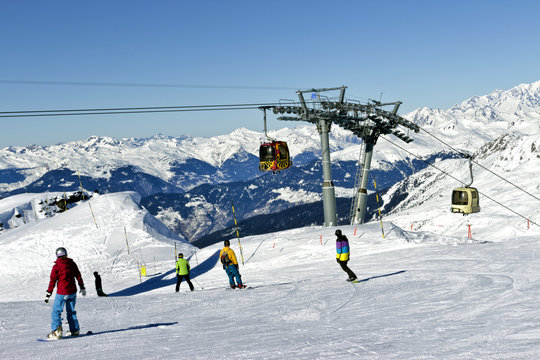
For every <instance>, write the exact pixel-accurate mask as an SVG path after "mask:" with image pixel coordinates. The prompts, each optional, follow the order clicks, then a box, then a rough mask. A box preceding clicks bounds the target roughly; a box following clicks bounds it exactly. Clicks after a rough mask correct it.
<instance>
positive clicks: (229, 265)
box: [219, 240, 246, 289]
mask: <svg viewBox="0 0 540 360" xmlns="http://www.w3.org/2000/svg"><path fill="white" fill-rule="evenodd" d="M223 245H224V247H223V249H221V252H220V253H219V259H220V260H221V263H222V264H223V270H225V272H226V273H227V276H228V277H229V284H230V285H231V288H233V289H235V288H239V289H243V288H245V287H246V286H245V285H243V284H242V277H241V276H240V272H239V271H238V260H236V255H235V254H234V251H233V250H232V249H231V248H230V246H231V243H230V241H229V240H225V241H224V243H223ZM235 278H236V283H235V282H234V279H235Z"/></svg>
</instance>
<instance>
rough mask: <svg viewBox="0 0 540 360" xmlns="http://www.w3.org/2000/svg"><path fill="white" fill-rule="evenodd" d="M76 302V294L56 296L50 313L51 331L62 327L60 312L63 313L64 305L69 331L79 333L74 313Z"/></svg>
mask: <svg viewBox="0 0 540 360" xmlns="http://www.w3.org/2000/svg"><path fill="white" fill-rule="evenodd" d="M76 301H77V293H74V294H71V295H59V294H56V297H55V298H54V304H53V309H52V313H51V330H52V331H54V330H56V328H58V327H59V326H61V325H62V311H64V304H65V305H66V318H67V321H68V323H69V331H71V332H74V331H79V321H78V320H77V312H76V311H75V302H76Z"/></svg>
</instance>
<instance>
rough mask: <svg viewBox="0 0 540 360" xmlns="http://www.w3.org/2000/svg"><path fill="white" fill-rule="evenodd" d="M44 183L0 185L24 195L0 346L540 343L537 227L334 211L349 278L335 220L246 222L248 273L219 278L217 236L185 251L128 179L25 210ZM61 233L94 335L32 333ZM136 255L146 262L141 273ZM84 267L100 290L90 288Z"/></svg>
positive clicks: (3, 286) (173, 351)
mask: <svg viewBox="0 0 540 360" xmlns="http://www.w3.org/2000/svg"><path fill="white" fill-rule="evenodd" d="M43 196H45V195H44V194H36V195H29V194H26V195H20V196H18V197H12V198H8V199H3V200H0V216H4V217H6V216H8V215H9V214H7V215H6V212H8V211H9V210H8V209H12V208H13V206H14V204H15V205H16V204H18V206H19V207H20V208H21V209H26V212H25V211H22V212H24V216H23V217H21V218H24V219H26V220H25V222H26V223H23V224H21V225H20V226H19V227H17V228H13V229H9V230H4V231H3V232H2V233H1V235H0V256H1V259H0V260H1V269H2V270H1V271H0V301H1V302H0V311H1V315H0V335H1V336H0V359H83V358H84V359H357V358H358V359H538V358H540V307H539V306H538V301H539V300H538V299H540V283H539V281H538V274H539V273H540V261H539V260H538V257H539V255H540V241H539V238H540V236H539V234H540V232H539V231H538V227H533V228H531V229H530V230H529V229H527V230H523V231H522V232H521V233H520V234H518V235H516V234H514V235H512V236H509V235H508V234H506V233H505V232H504V231H502V230H504V228H505V227H506V226H507V224H505V223H504V221H501V222H498V223H497V224H495V225H493V226H491V227H486V228H484V229H483V230H482V232H481V237H480V238H478V239H476V238H474V239H473V240H468V239H467V237H466V233H465V232H464V231H460V233H459V234H454V235H453V236H450V235H440V234H439V235H438V234H435V233H431V232H420V231H410V229H409V228H406V227H405V226H403V228H399V227H397V226H396V225H394V224H395V223H396V222H392V221H391V220H392V217H389V218H388V221H387V222H384V223H383V226H384V231H385V234H386V236H385V238H383V237H382V234H381V225H380V223H378V222H372V223H369V224H365V225H362V226H358V227H355V226H340V228H341V229H342V230H343V232H344V234H345V235H347V236H348V238H349V240H350V243H351V253H352V254H351V261H350V262H349V266H350V267H351V268H352V269H353V271H355V272H356V274H357V275H358V277H359V279H361V280H362V281H361V282H360V283H358V284H350V283H348V282H346V281H345V279H346V274H345V273H344V272H343V271H342V270H341V269H340V267H339V265H338V264H337V263H336V260H335V249H334V247H335V236H334V231H335V228H322V227H313V228H301V229H294V230H289V231H283V232H278V233H273V234H266V235H261V236H251V237H245V238H241V239H240V240H241V245H242V249H243V259H244V263H245V265H243V266H242V265H241V266H240V271H241V274H242V279H243V280H244V282H245V283H246V284H247V285H248V286H250V288H249V289H246V290H229V289H228V280H227V277H226V275H225V272H224V271H223V270H222V268H221V265H220V264H219V263H218V259H217V253H218V251H219V250H220V249H221V247H222V244H216V245H213V246H210V247H207V248H204V249H200V250H198V251H196V250H197V249H196V248H194V247H192V246H191V245H189V244H187V243H185V242H184V241H183V240H182V239H179V238H176V237H175V236H174V235H173V234H172V233H170V232H168V231H167V230H166V229H165V228H164V227H163V226H162V224H161V223H159V222H157V221H156V220H155V219H153V217H152V216H151V215H149V214H148V213H147V212H146V211H145V210H144V209H142V208H140V206H139V205H138V199H137V196H135V194H134V193H117V194H108V195H96V196H95V197H94V198H92V199H91V200H90V201H87V202H84V203H80V204H79V205H77V206H75V207H74V208H72V209H70V210H68V211H66V212H64V213H61V214H58V215H56V216H54V217H52V218H41V217H40V216H37V212H36V211H35V209H36V208H35V207H34V206H36V204H37V203H38V202H37V201H34V200H35V199H34V198H35V197H37V198H39V197H43ZM8 202H9V204H8ZM32 204H33V205H32ZM89 204H90V205H89ZM90 208H91V209H92V211H91V210H90ZM32 212H34V216H32ZM92 212H93V213H94V216H95V219H96V221H95V222H94V219H93V216H92ZM480 214H481V213H480ZM456 216H457V217H459V218H461V215H455V214H450V213H448V217H449V219H456ZM475 216H476V215H475ZM479 216H481V215H479V214H478V216H477V217H479ZM471 218H473V217H472V215H471ZM473 219H474V218H473ZM396 220H400V222H401V223H403V224H406V223H412V221H413V218H412V216H411V219H408V220H407V219H405V218H403V217H402V218H400V219H396ZM449 221H462V219H460V220H449ZM124 227H125V229H126V230H125V231H124ZM126 234H127V241H128V243H129V253H128V249H127V245H126ZM478 236H480V235H478ZM475 237H476V235H475ZM231 243H232V244H233V246H232V247H233V249H234V250H235V252H236V254H237V256H238V257H239V258H240V257H241V254H240V249H239V245H238V241H237V240H236V239H231ZM175 244H176V251H178V252H179V251H181V252H183V253H184V254H185V256H186V257H187V258H189V261H190V263H191V266H192V278H193V283H194V285H195V289H196V291H194V292H189V289H188V287H187V284H185V283H183V284H182V286H181V290H180V293H175V292H174V284H175V278H174V273H173V269H174V254H175ZM58 246H65V247H66V248H67V250H68V254H69V256H70V257H72V258H73V259H74V260H75V261H76V263H77V264H78V265H79V267H80V269H81V271H82V275H83V278H84V281H85V283H86V287H87V289H88V295H87V296H86V297H82V296H79V297H78V298H77V316H78V318H79V322H80V325H81V332H83V333H84V332H86V331H88V330H91V331H93V335H90V336H85V337H80V338H72V339H63V340H59V341H52V342H38V341H37V339H38V338H44V337H45V336H46V334H47V333H48V332H49V331H50V313H51V304H45V302H44V301H43V299H44V297H45V291H46V288H47V285H48V276H49V273H50V269H51V267H52V265H53V262H54V260H55V258H54V250H55V249H56V248H57V247H58ZM137 262H139V264H146V266H147V272H148V276H147V277H143V278H142V283H141V282H140V281H141V280H140V278H139V272H138V269H137V266H138V265H137ZM154 266H155V267H154ZM93 271H99V272H100V274H101V276H102V279H103V289H104V291H105V292H107V293H109V294H110V296H109V297H107V298H100V297H97V296H96V292H95V288H94V279H93V275H92V273H93ZM53 296H54V295H53ZM64 329H65V330H67V325H64Z"/></svg>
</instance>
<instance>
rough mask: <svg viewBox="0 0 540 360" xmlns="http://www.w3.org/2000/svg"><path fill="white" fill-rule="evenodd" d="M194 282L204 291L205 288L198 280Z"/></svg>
mask: <svg viewBox="0 0 540 360" xmlns="http://www.w3.org/2000/svg"><path fill="white" fill-rule="evenodd" d="M193 281H195V282H196V283H197V285H199V287H200V288H201V289H202V290H204V288H203V287H202V285H201V284H199V282H198V281H197V280H195V279H193Z"/></svg>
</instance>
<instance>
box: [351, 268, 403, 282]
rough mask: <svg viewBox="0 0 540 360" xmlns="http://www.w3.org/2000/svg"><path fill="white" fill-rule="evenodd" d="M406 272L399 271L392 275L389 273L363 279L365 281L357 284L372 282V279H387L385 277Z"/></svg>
mask: <svg viewBox="0 0 540 360" xmlns="http://www.w3.org/2000/svg"><path fill="white" fill-rule="evenodd" d="M406 271H407V270H400V271H396V272H393V273H390V274H384V275H376V276H372V277H368V278H365V279H361V280H358V281H357V282H365V281H368V280H372V279H378V278H382V277H387V276H394V275H399V274H403V273H404V272H406Z"/></svg>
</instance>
